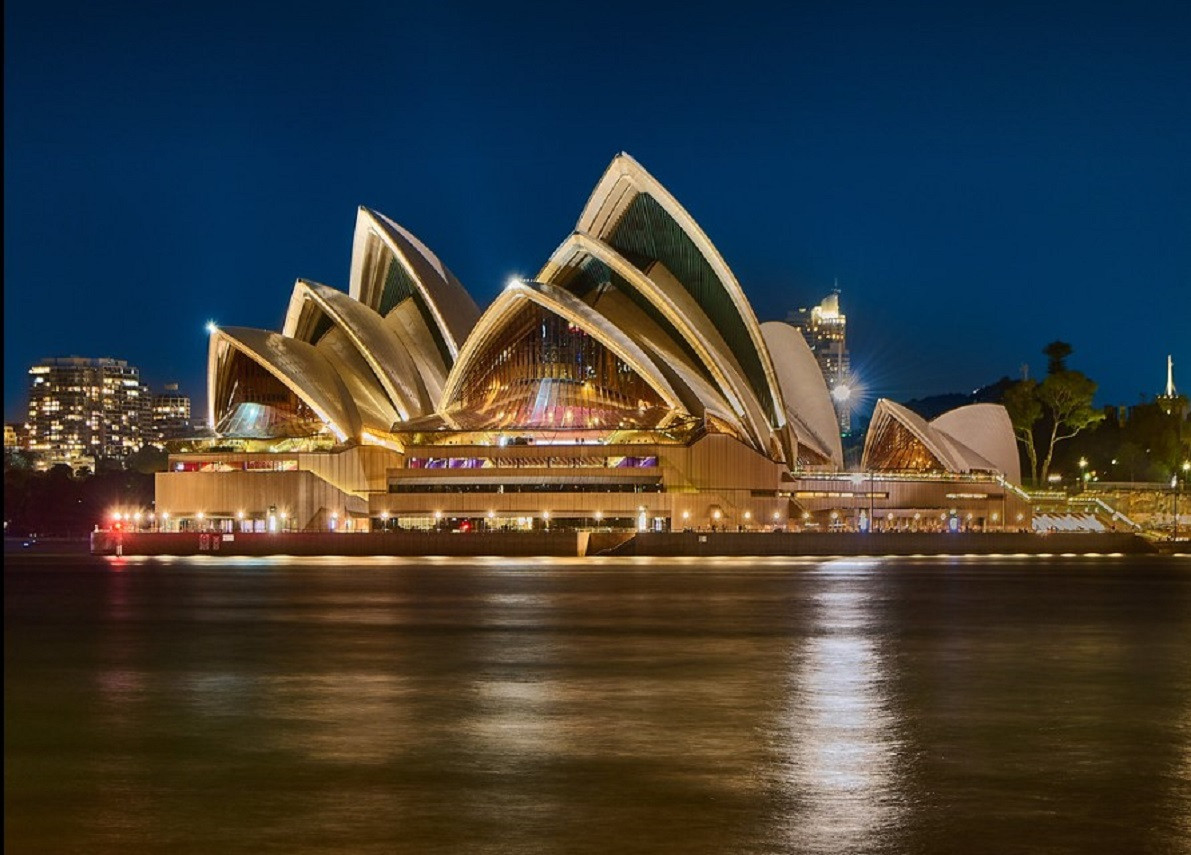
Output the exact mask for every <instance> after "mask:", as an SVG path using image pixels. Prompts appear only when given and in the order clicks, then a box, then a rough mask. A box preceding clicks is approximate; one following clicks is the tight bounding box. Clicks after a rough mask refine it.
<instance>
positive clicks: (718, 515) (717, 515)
mask: <svg viewBox="0 0 1191 855" xmlns="http://www.w3.org/2000/svg"><path fill="white" fill-rule="evenodd" d="M721 516H723V514H721V513H720V512H719V511H712V512H711V517H712V519H717V520H718V519H719V518H720V517H721Z"/></svg>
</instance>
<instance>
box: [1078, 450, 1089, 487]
mask: <svg viewBox="0 0 1191 855" xmlns="http://www.w3.org/2000/svg"><path fill="white" fill-rule="evenodd" d="M1087 483H1088V459H1087V458H1086V457H1081V458H1079V492H1080V493H1083V491H1084V488H1085V487H1086V486H1087Z"/></svg>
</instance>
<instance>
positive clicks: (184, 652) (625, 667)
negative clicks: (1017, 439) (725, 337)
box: [4, 555, 1191, 855]
mask: <svg viewBox="0 0 1191 855" xmlns="http://www.w3.org/2000/svg"><path fill="white" fill-rule="evenodd" d="M4 584H5V607H4V611H5V631H4V632H5V678H4V679H5V794H4V803H5V823H4V827H5V828H4V836H5V851H6V852H9V853H34V852H36V853H41V852H54V853H70V852H79V853H107V852H112V853H116V852H120V853H130V852H138V853H156V852H161V853H166V852H169V853H213V852H220V853H223V852H265V851H274V852H286V853H291V852H315V853H391V852H410V853H435V852H444V853H445V852H451V853H455V852H467V853H505V852H508V853H605V852H608V853H612V852H616V853H621V852H623V853H637V852H639V853H652V852H675V853H1066V852H1071V853H1076V852H1078V853H1101V852H1102V853H1134V852H1137V853H1164V854H1165V853H1171V855H1173V853H1188V852H1191V560H1189V559H1186V558H1170V557H1167V558H1159V557H1107V556H1096V557H1093V556H1076V557H1067V558H1059V557H1054V558H1010V557H1006V558H998V557H982V558H896V559H893V558H889V559H883V558H834V559H832V558H825V559H790V558H773V559H745V558H732V559H715V558H699V559H644V558H642V559H619V560H615V559H607V560H603V559H574V560H571V559H495V558H494V559H485V558H471V559H398V558H350V559H343V558H335V559H333V558H326V559H321V558H284V557H274V558H211V557H196V558H173V559H170V558H152V559H151V558H144V559H116V558H92V557H89V556H71V557H65V556H62V557H53V556H37V555H29V556H26V555H8V556H6V561H5V572H4Z"/></svg>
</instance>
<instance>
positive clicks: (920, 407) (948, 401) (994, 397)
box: [902, 377, 1014, 421]
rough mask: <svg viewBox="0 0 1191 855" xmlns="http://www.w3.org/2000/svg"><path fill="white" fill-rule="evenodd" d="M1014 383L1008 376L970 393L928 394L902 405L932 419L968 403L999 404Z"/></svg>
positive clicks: (927, 418) (928, 419)
mask: <svg viewBox="0 0 1191 855" xmlns="http://www.w3.org/2000/svg"><path fill="white" fill-rule="evenodd" d="M1013 383H1014V381H1013V380H1010V379H1009V378H1008V377H1002V378H1001V379H1000V380H998V381H997V382H996V383H990V384H989V385H988V386H981V387H980V388H979V389H977V390H976V391H975V392H970V393H968V394H963V393H962V392H948V393H944V394H942V395H928V396H927V397H925V398H914V399H913V400H910V401H903V402H902V405H903V406H905V407H907V408H909V409H911V410H913V411H914V412H916V413H917V414H918V415H920V416H922V417H923V418H924V419H926V420H927V421H930V420H931V419H933V418H937V417H938V416H941V415H943V413H945V412H947V411H948V410H954V409H955V408H956V407H962V406H965V405H967V404H999V403H1001V398H1002V397H1003V396H1004V394H1005V390H1006V389H1007V388H1009V387H1010V386H1012V385H1013Z"/></svg>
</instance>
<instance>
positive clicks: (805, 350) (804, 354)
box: [761, 321, 844, 468]
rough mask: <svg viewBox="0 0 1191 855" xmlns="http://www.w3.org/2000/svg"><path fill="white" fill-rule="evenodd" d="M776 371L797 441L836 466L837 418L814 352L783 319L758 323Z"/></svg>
mask: <svg viewBox="0 0 1191 855" xmlns="http://www.w3.org/2000/svg"><path fill="white" fill-rule="evenodd" d="M761 332H762V333H763V334H764V335H765V343H766V344H767V345H768V347H769V355H770V358H771V359H772V360H773V367H774V370H775V371H776V372H777V379H778V383H779V384H780V386H781V390H782V400H783V402H784V404H785V408H786V416H787V418H788V419H789V421H790V425H791V427H793V429H794V434H795V436H796V437H797V439H798V442H799V444H801V445H806V446H809V447H810V448H811V449H812V450H813V451H815V452H816V453H817V454H819V455H820V456H822V457H826V458H827V459H828V460H830V461H831V462H832V463H833V464H835V466H836V467H837V468H842V467H843V465H844V449H843V443H842V440H841V439H840V432H839V421H838V420H837V418H836V414H835V408H834V407H833V406H832V405H831V394H830V392H828V390H827V381H826V380H825V379H824V378H823V371H822V369H820V368H819V363H818V362H817V361H816V360H815V355H814V353H812V352H811V349H810V347H809V346H808V345H807V343H806V339H804V338H803V337H802V333H800V332H799V331H798V329H797V328H795V327H792V326H790V325H789V324H787V323H783V322H782V321H767V322H766V323H763V324H761Z"/></svg>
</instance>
